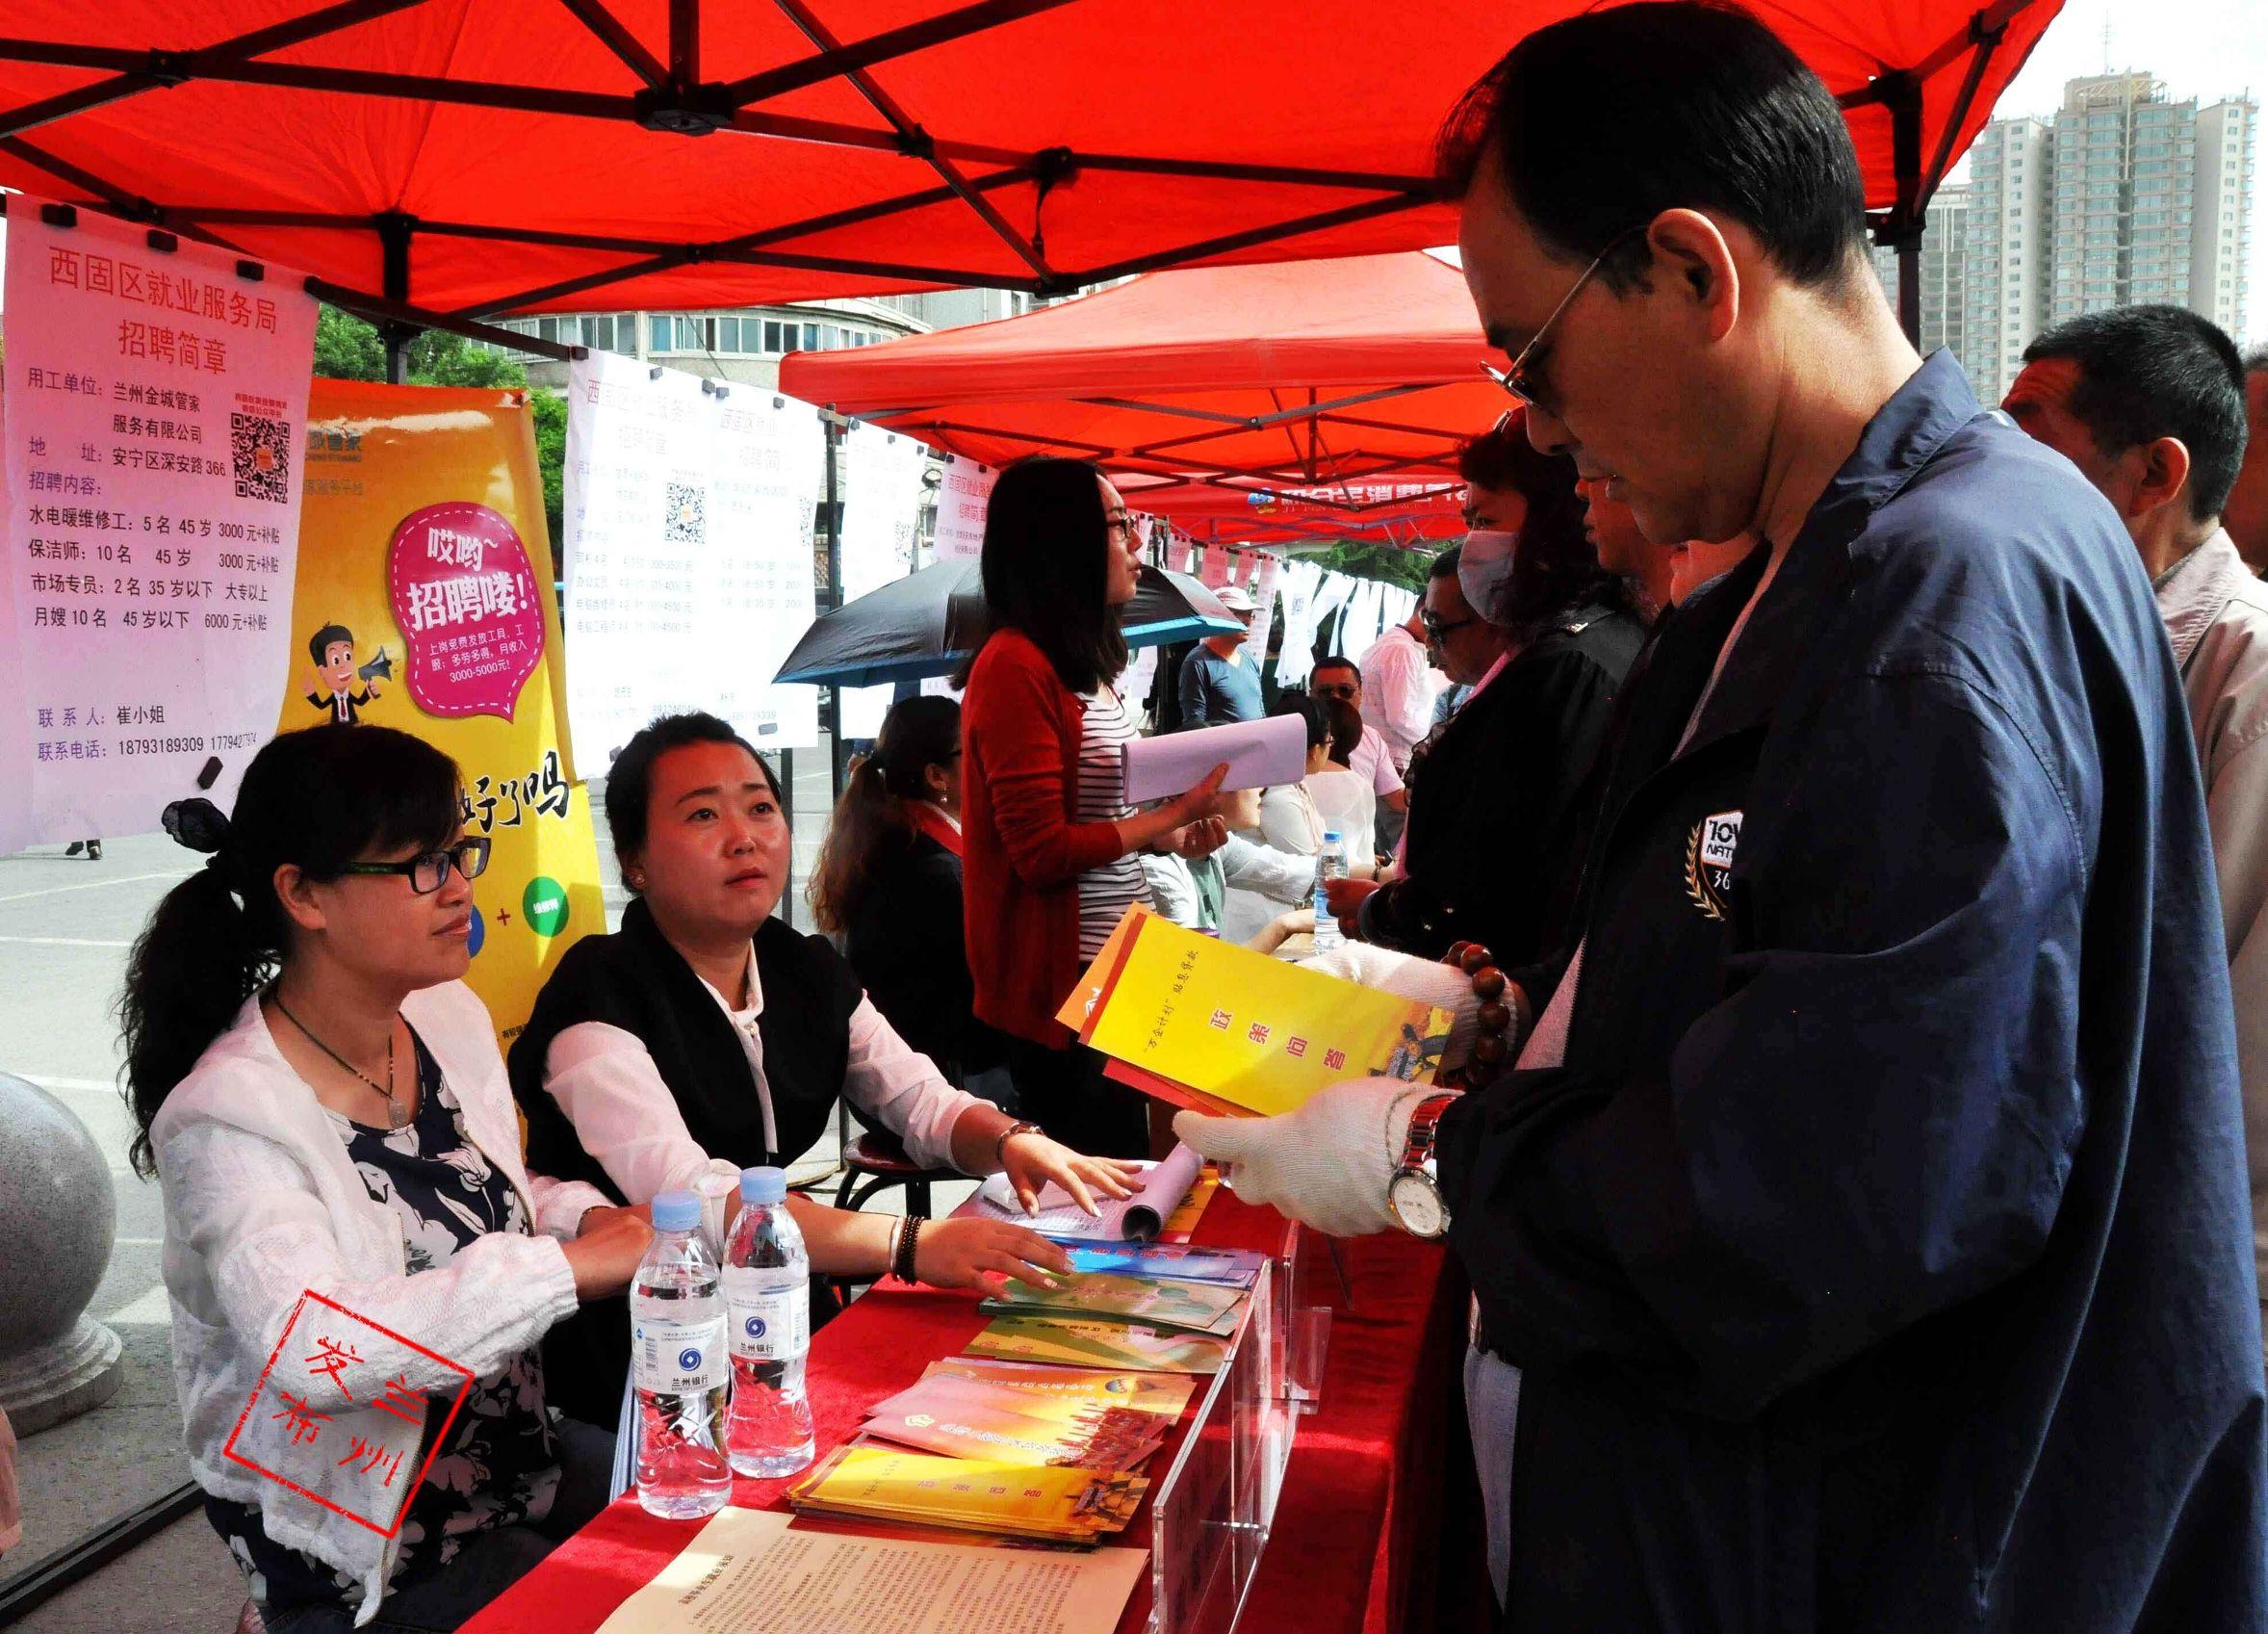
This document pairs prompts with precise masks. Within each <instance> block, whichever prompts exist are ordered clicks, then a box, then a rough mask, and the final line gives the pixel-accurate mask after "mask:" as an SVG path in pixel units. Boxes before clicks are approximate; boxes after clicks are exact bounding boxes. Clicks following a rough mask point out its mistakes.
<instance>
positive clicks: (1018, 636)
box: [961, 457, 1227, 1157]
mask: <svg viewBox="0 0 2268 1634" xmlns="http://www.w3.org/2000/svg"><path fill="white" fill-rule="evenodd" d="M1136 550H1137V546H1136V543H1135V538H1134V530H1133V524H1132V522H1131V521H1130V520H1129V518H1128V517H1127V515H1126V507H1125V503H1124V502H1123V501H1122V500H1121V499H1120V498H1119V495H1118V490H1116V489H1115V488H1113V487H1112V486H1111V485H1110V483H1109V482H1108V481H1106V480H1104V479H1103V477H1102V475H1101V474H1100V473H1099V472H1098V471H1096V470H1095V467H1094V466H1092V465H1089V464H1087V463H1086V462H1085V461H1083V460H1075V459H1057V458H1051V457H1039V458H1033V459H1027V460H1023V461H1020V462H1019V463H1018V464H1015V465H1012V466H1010V467H1009V468H1008V469H1007V470H1005V471H1003V472H1002V473H1001V474H1000V480H999V481H998V483H997V484H996V485H995V486H994V487H993V489H992V505H991V507H990V509H989V510H988V512H987V514H986V517H985V546H984V585H985V601H986V604H987V605H988V606H989V607H990V609H991V610H992V635H991V637H990V638H989V639H988V640H987V641H986V642H985V644H984V646H983V648H982V649H981V650H980V651H979V652H978V654H977V656H976V661H975V662H974V663H973V664H972V665H971V666H970V668H969V673H968V680H967V685H966V693H965V695H964V696H963V698H962V703H961V732H962V747H963V759H962V807H963V809H962V869H963V871H964V874H965V877H966V892H965V894H964V899H963V916H964V921H965V923H966V929H967V933H968V971H969V976H970V978H971V981H972V982H973V984H974V987H975V992H976V1001H975V1008H976V1014H977V1017H978V1019H979V1020H981V1021H983V1022H985V1023H987V1024H990V1025H992V1026H994V1027H997V1028H998V1029H999V1030H1000V1031H1002V1032H1003V1033H1006V1034H1007V1035H1008V1038H1009V1057H1008V1065H1009V1073H1010V1076H1012V1077H1013V1078H1014V1079H1015V1082H1016V1090H1017V1096H1018V1111H1019V1112H1020V1113H1021V1115H1022V1116H1024V1117H1027V1118H1030V1119H1033V1120H1034V1121H1036V1122H1037V1123H1039V1124H1040V1125H1041V1126H1042V1127H1043V1128H1044V1129H1045V1130H1046V1131H1047V1132H1048V1133H1049V1134H1051V1135H1053V1136H1054V1137H1055V1138H1056V1139H1057V1140H1060V1141H1064V1142H1066V1143H1068V1144H1069V1145H1070V1146H1071V1147H1072V1148H1074V1149H1075V1150H1077V1151H1080V1152H1089V1153H1094V1154H1098V1155H1103V1156H1113V1157H1141V1156H1147V1154H1148V1152H1149V1134H1148V1122H1147V1115H1146V1113H1145V1111H1144V1106H1143V1102H1142V1098H1141V1097H1140V1096H1139V1095H1137V1094H1136V1093H1135V1092H1134V1091H1132V1090H1130V1089H1127V1088H1126V1087H1125V1086H1123V1085H1121V1084H1118V1083H1114V1082H1111V1081H1110V1080H1109V1079H1107V1078H1105V1077H1104V1076H1102V1072H1101V1058H1100V1057H1099V1056H1097V1055H1095V1053H1094V1051H1092V1050H1088V1049H1086V1048H1085V1047H1084V1046H1081V1045H1079V1044H1077V1043H1076V1042H1074V1041H1073V1039H1072V1037H1071V1035H1070V1032H1069V1031H1068V1030H1067V1029H1066V1028H1064V1027H1063V1026H1062V1025H1060V1024H1058V1023H1057V1022H1056V1020H1055V1011H1056V1007H1057V1006H1058V1005H1060V1004H1061V1003H1062V1002H1063V1000H1064V998H1065V996H1066V995H1067V994H1069V993H1070V990H1071V986H1072V984H1073V983H1074V982H1075V981H1077V979H1078V974H1079V972H1080V971H1081V970H1082V969H1084V968H1085V963H1086V961H1087V960H1088V959H1091V958H1093V957H1094V955H1095V952H1096V951H1097V950H1099V949H1100V947H1101V946H1102V942H1103V939H1104V938H1105V937H1107V936H1108V935H1109V934H1110V929H1111V926H1113V925H1114V924H1116V923H1117V922H1118V921H1119V917H1120V915H1121V914H1122V913H1123V912H1124V911H1125V908H1126V905H1127V904H1128V903H1129V902H1136V901H1144V902H1147V899H1148V895H1149V892H1148V888H1147V886H1146V885H1145V884H1144V883H1143V878H1142V869H1141V866H1140V864H1139V863H1138V862H1137V861H1136V857H1135V853H1137V852H1138V851H1141V850H1143V849H1145V848H1147V849H1154V850H1173V851H1177V852H1179V853H1180V854H1181V855H1183V856H1190V857H1201V856H1203V855H1205V854H1206V853H1207V852H1208V851H1210V850H1212V849H1213V848H1214V847H1215V846H1217V845H1219V844H1220V843H1221V842H1222V839H1223V833H1222V829H1221V825H1220V822H1219V821H1218V819H1216V818H1214V817H1211V816H1210V812H1211V807H1212V803H1213V796H1214V794H1215V792H1216V791H1217V790H1218V789H1219V788H1220V785H1221V780H1222V777H1223V775H1224V773H1225V771H1226V769H1227V768H1226V767H1220V768H1217V769H1216V770H1215V771H1214V773H1213V774H1212V776H1210V777H1208V778H1207V779H1206V780H1205V781H1204V782H1203V783H1202V784H1200V785H1199V786H1198V787H1197V788H1196V789H1193V790H1191V791H1189V792H1188V793H1186V794H1183V795H1181V796H1179V797H1178V798H1176V799H1173V800H1168V801H1166V802H1164V803H1163V804H1162V805H1159V806H1156V807H1154V808H1152V809H1151V810H1149V811H1146V812H1136V811H1134V810H1133V809H1132V808H1130V807H1129V806H1127V804H1126V803H1125V797H1124V794H1123V792H1122V783H1121V762H1122V759H1123V755H1124V749H1125V744H1126V742H1127V741H1128V740H1129V739H1132V738H1133V736H1134V727H1133V722H1132V720H1131V719H1130V718H1129V716H1128V714H1127V713H1126V708H1125V704H1124V701H1123V700H1122V699H1121V697H1120V696H1119V694H1118V691H1117V689H1116V687H1113V686H1112V683H1113V681H1115V680H1116V679H1117V677H1118V675H1119V674H1120V672H1121V670H1123V669H1124V668H1125V666H1126V643H1125V639H1124V637H1123V636H1122V635H1120V633H1119V613H1118V610H1119V609H1120V608H1121V607H1122V606H1123V605H1124V604H1125V603H1127V602H1128V601H1131V600H1132V599H1133V596H1134V581H1135V568H1136V564H1137V561H1138V558H1137V555H1136Z"/></svg>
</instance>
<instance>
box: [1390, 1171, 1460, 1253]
mask: <svg viewBox="0 0 2268 1634" xmlns="http://www.w3.org/2000/svg"><path fill="white" fill-rule="evenodd" d="M1386 1202H1387V1205H1388V1206H1390V1207H1392V1209H1393V1210H1394V1218H1396V1219H1397V1220H1400V1221H1401V1222H1402V1229H1403V1230H1404V1231H1405V1232H1408V1233H1409V1234H1410V1235H1411V1236H1416V1237H1437V1236H1439V1235H1440V1234H1441V1233H1442V1232H1444V1231H1446V1230H1447V1229H1448V1227H1449V1220H1448V1214H1447V1211H1446V1210H1445V1209H1443V1208H1442V1206H1441V1194H1440V1193H1439V1192H1438V1191H1435V1190H1434V1189H1433V1186H1432V1184H1431V1182H1430V1181H1429V1180H1427V1179H1426V1177H1425V1176H1423V1175H1406V1174H1405V1175H1396V1176H1395V1177H1394V1183H1393V1184H1392V1185H1390V1186H1388V1187H1387V1188H1386Z"/></svg>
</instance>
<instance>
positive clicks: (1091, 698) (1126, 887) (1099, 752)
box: [1071, 687, 1150, 959]
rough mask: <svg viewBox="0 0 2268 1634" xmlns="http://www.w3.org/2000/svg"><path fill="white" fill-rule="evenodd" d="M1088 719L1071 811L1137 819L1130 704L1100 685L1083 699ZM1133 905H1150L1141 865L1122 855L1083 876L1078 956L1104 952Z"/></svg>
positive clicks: (1075, 815) (1080, 818)
mask: <svg viewBox="0 0 2268 1634" xmlns="http://www.w3.org/2000/svg"><path fill="white" fill-rule="evenodd" d="M1079 703H1080V707H1081V708H1083V709H1084V710H1085V711H1086V717H1085V720H1084V722H1083V724H1082V727H1081V730H1080V733H1079V800H1078V805H1077V807H1076V809H1075V810H1074V811H1073V812H1072V814H1071V817H1072V820H1073V821H1075V822H1121V821H1123V820H1124V819H1125V818H1127V817H1132V816H1133V815H1134V808H1133V807H1132V806H1129V805H1128V804H1126V771H1125V762H1126V745H1127V744H1128V743H1131V742H1132V741H1133V740H1134V722H1133V721H1132V720H1131V719H1129V718H1128V717H1127V714H1126V706H1125V704H1124V702H1123V701H1122V700H1121V698H1120V697H1119V695H1118V693H1117V692H1116V691H1115V690H1113V689H1112V688H1111V687H1097V688H1096V689H1095V690H1094V691H1092V692H1090V693H1088V694H1087V695H1086V696H1085V697H1083V698H1081V699H1080V700H1079ZM1130 902H1140V903H1142V904H1143V905H1144V906H1145V907H1147V906H1149V904H1150V897H1149V882H1148V881H1147V880H1146V879H1145V878H1143V875H1142V864H1141V861H1140V860H1139V859H1138V858H1136V857H1133V856H1124V857H1120V858H1118V859H1116V860H1115V861H1112V862H1107V863H1104V864H1102V865H1101V866H1100V867H1099V868H1091V869H1088V870H1087V871H1086V872H1085V873H1082V874H1081V875H1079V957H1080V958H1082V959H1092V958H1094V957H1095V954H1097V953H1099V952H1101V951H1102V945H1103V944H1104V943H1105V942H1107V941H1109V940H1110V933H1111V932H1112V931H1113V930H1114V929H1116V928H1117V927H1118V922H1119V920H1120V919H1121V916H1123V915H1124V913H1125V911H1126V906H1127V904H1128V903H1130Z"/></svg>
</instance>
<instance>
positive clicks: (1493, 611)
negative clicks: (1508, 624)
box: [1456, 528, 1520, 624]
mask: <svg viewBox="0 0 2268 1634" xmlns="http://www.w3.org/2000/svg"><path fill="white" fill-rule="evenodd" d="M1519 549H1520V535H1519V534H1517V533H1507V532H1499V531H1497V530H1495V529H1491V528H1481V529H1476V530H1474V531H1473V532H1470V533H1467V534H1466V535H1465V537H1464V543H1463V544H1462V545H1460V546H1459V547H1458V549H1457V558H1456V587H1457V588H1458V589H1459V590H1462V591H1463V592H1464V597H1465V605H1466V606H1468V607H1470V608H1471V609H1472V610H1474V611H1475V612H1477V613H1479V614H1480V615H1481V616H1482V618H1484V619H1486V620H1487V621H1488V622H1489V623H1491V624H1502V623H1504V622H1505V614H1506V612H1507V611H1508V609H1509V605H1510V597H1511V588H1512V563H1513V561H1514V560H1515V558H1517V557H1518V554H1519Z"/></svg>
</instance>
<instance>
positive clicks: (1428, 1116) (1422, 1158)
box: [1386, 1095, 1457, 1237]
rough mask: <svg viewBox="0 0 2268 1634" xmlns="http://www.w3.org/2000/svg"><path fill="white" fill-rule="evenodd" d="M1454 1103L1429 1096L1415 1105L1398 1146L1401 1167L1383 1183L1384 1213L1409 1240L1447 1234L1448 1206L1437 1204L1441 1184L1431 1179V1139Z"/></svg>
mask: <svg viewBox="0 0 2268 1634" xmlns="http://www.w3.org/2000/svg"><path fill="white" fill-rule="evenodd" d="M1456 1099H1457V1098H1456V1096H1454V1095H1429V1096H1427V1097H1426V1098H1425V1100H1423V1101H1421V1102H1418V1103H1417V1110H1416V1111H1414V1112H1412V1113H1411V1114H1410V1115H1409V1133H1408V1134H1407V1135H1406V1136H1405V1138H1404V1140H1403V1143H1402V1166H1401V1167H1400V1168H1399V1169H1397V1170H1396V1171H1395V1172H1394V1178H1393V1179H1392V1180H1389V1181H1387V1182H1386V1208H1387V1211H1388V1212H1390V1213H1391V1214H1392V1215H1393V1216H1394V1218H1395V1219H1396V1220H1397V1221H1399V1222H1400V1223H1401V1226H1402V1229H1403V1230H1404V1231H1405V1232H1408V1233H1409V1234H1410V1235H1411V1236H1413V1237H1439V1236H1444V1235H1446V1234H1447V1233H1448V1232H1449V1206H1448V1205H1446V1204H1445V1203H1443V1202H1442V1201H1441V1183H1440V1181H1439V1180H1437V1179H1435V1177H1434V1166H1433V1137H1434V1135H1435V1133H1436V1132H1437V1131H1438V1130H1439V1128H1440V1127H1441V1114H1442V1113H1444V1112H1446V1111H1448V1110H1449V1108H1450V1107H1451V1106H1453V1105H1455V1104H1456Z"/></svg>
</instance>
